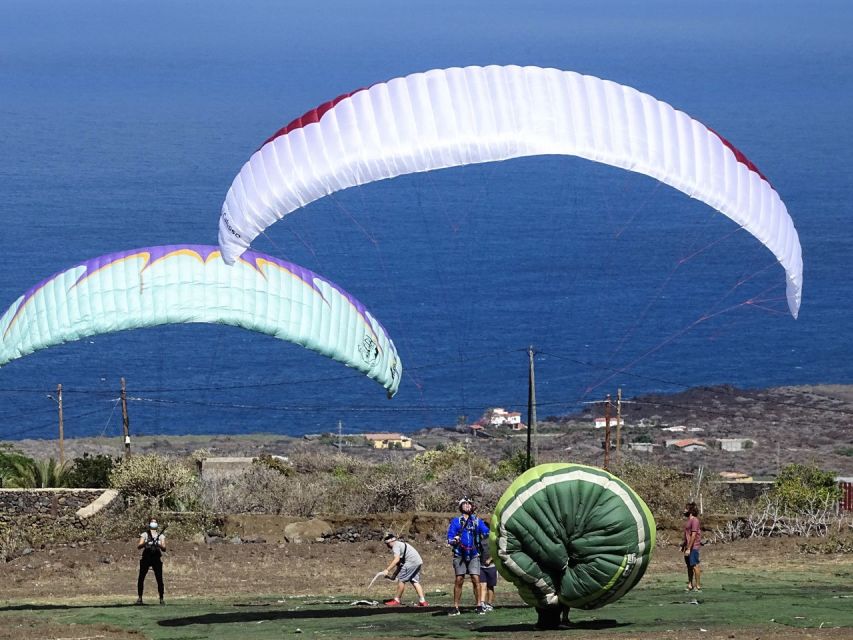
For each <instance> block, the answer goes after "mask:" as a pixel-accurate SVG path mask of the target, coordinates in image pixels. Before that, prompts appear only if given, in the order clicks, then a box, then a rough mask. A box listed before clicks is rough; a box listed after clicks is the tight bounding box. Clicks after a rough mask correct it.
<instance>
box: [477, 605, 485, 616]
mask: <svg viewBox="0 0 853 640" xmlns="http://www.w3.org/2000/svg"><path fill="white" fill-rule="evenodd" d="M477 613H478V614H479V615H481V616H484V615H486V610H485V609H484V608H483V607H477Z"/></svg>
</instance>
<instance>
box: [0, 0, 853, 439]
mask: <svg viewBox="0 0 853 640" xmlns="http://www.w3.org/2000/svg"><path fill="white" fill-rule="evenodd" d="M684 4H685V3H677V2H656V1H647V2H628V1H627V0H624V1H619V2H603V3H597V4H596V7H595V8H591V7H590V6H587V3H574V2H531V3H517V2H490V3H450V2H433V3H428V4H424V6H422V7H419V6H413V5H410V3H378V2H365V3H358V4H357V5H353V4H352V3H344V2H327V3H323V2H320V3H314V4H311V5H310V6H308V5H305V6H301V5H300V6H298V7H297V6H290V7H288V6H286V5H285V3H278V2H258V3H251V4H250V3H226V2H221V1H213V2H200V1H195V2H193V1H189V2H182V3H167V2H162V1H161V2H148V3H144V5H138V6H136V5H134V4H132V3H116V2H106V1H101V0H98V1H86V0H84V1H82V2H79V3H72V4H69V3H55V2H46V1H43V0H27V1H22V0H5V1H4V2H3V3H1V4H0V196H2V207H0V229H2V233H0V306H2V307H4V308H5V306H6V305H8V304H11V303H12V302H13V301H14V300H15V299H16V298H17V297H18V296H19V295H20V294H21V293H22V292H23V291H24V290H26V289H27V288H28V287H29V286H31V285H32V284H34V283H35V282H37V281H38V280H40V279H42V278H44V277H46V276H48V275H50V274H52V273H55V272H57V271H59V270H62V269H64V268H66V267H68V266H70V265H72V264H74V263H76V262H79V261H83V260H85V259H87V258H90V257H93V256H96V255H101V254H104V253H109V252H112V251H120V250H125V249H130V248H136V247H142V246H148V245H155V244H169V243H182V242H191V243H209V244H215V242H216V230H217V223H218V213H219V208H220V205H221V202H222V199H223V198H224V195H225V193H226V191H227V189H228V187H229V185H230V183H231V180H232V179H233V177H234V175H235V174H236V173H237V171H238V170H239V168H240V166H241V165H242V164H243V162H245V160H246V159H248V157H249V155H250V154H251V152H252V151H253V150H254V149H256V148H257V147H258V146H259V145H260V143H261V142H262V141H263V140H265V139H266V138H267V137H268V136H269V135H270V134H271V133H273V132H274V131H275V130H277V129H278V128H279V127H280V126H282V125H283V124H285V123H287V122H289V121H290V120H291V119H293V118H294V117H296V116H298V115H301V114H302V113H303V112H305V111H306V110H308V109H309V108H312V107H314V106H316V105H317V104H320V103H321V102H324V101H326V100H328V99H331V98H333V97H334V96H336V95H339V94H341V93H345V92H347V91H351V90H353V89H355V88H358V87H362V86H366V85H369V84H371V83H373V82H377V81H381V80H385V79H388V78H392V77H395V76H399V75H405V74H407V73H411V72H414V71H421V70H426V69H430V68H435V67H447V66H457V65H467V64H491V63H497V64H534V65H539V66H554V67H558V68H562V69H571V70H575V71H579V72H582V73H588V74H592V75H597V76H599V77H603V78H608V79H611V80H615V81H617V82H622V83H625V84H629V85H632V86H634V87H636V88H638V89H640V90H642V91H645V92H648V93H650V94H652V95H654V96H656V97H658V98H660V99H662V100H665V101H667V102H669V103H670V104H673V105H674V106H676V107H677V108H679V109H682V110H684V111H686V112H687V113H689V114H690V115H692V116H694V117H696V118H697V119H699V120H701V121H703V122H705V123H706V124H708V125H709V126H711V127H712V128H713V129H715V130H716V131H718V132H720V133H721V134H722V135H724V136H725V137H726V138H727V139H729V140H731V141H732V142H733V143H734V144H735V145H736V146H737V147H739V148H740V149H741V150H742V151H744V153H746V155H747V156H748V157H749V158H750V159H751V160H752V161H753V162H755V163H756V164H757V165H758V167H759V168H760V169H761V171H762V172H763V173H764V174H765V175H767V176H768V177H769V179H770V180H771V182H772V183H773V184H774V186H775V187H776V188H777V190H778V191H779V193H780V194H781V196H782V198H783V200H784V201H785V202H786V204H787V206H788V209H789V211H790V213H791V215H792V217H793V219H794V221H795V224H796V226H797V229H798V231H799V233H800V240H801V243H802V246H803V255H804V261H805V286H804V297H803V305H802V310H801V314H800V318H799V319H798V320H796V321H795V320H793V319H792V318H791V317H790V316H789V315H788V314H787V311H786V305H785V302H784V274H783V271H782V269H781V267H779V266H778V265H777V264H775V261H774V259H773V257H772V255H771V254H770V253H769V252H768V251H767V250H766V249H764V248H763V247H762V246H761V245H760V243H759V242H758V241H757V240H755V239H754V238H752V237H751V236H749V235H748V234H746V233H744V232H742V231H739V230H738V229H737V228H736V227H735V225H734V224H733V223H732V222H731V221H729V220H728V219H727V218H724V217H723V216H721V215H719V214H716V213H715V212H714V211H712V210H711V209H709V208H708V207H707V206H705V205H702V204H700V203H697V202H695V201H692V200H690V199H689V198H688V197H686V196H685V195H683V194H681V193H678V192H675V191H674V190H672V189H670V188H668V187H666V186H663V185H661V184H659V183H657V182H655V181H653V180H650V179H648V178H645V177H642V176H638V175H634V174H629V173H627V172H624V171H620V170H616V169H612V168H609V167H605V166H601V165H596V164H593V163H590V162H586V161H581V160H578V159H574V158H562V157H559V158H558V157H538V158H527V159H522V160H515V161H509V162H503V163H496V164H489V165H480V166H472V167H465V168H459V169H452V170H445V171H439V172H433V173H430V174H421V175H415V176H405V177H400V178H397V179H395V180H392V181H385V182H381V183H376V184H371V185H367V186H364V187H360V188H356V189H351V190H348V191H344V192H340V193H338V194H335V195H333V196H331V197H328V198H325V199H322V200H320V201H318V202H316V203H313V204H311V205H309V206H308V207H306V208H305V210H303V211H300V212H297V213H295V214H293V215H291V216H288V217H287V218H285V219H284V220H282V221H281V222H279V223H277V224H276V225H274V226H273V227H271V228H270V229H269V230H268V233H267V234H266V235H265V236H263V237H261V238H259V239H258V241H257V242H256V243H255V244H254V246H255V248H256V249H258V250H260V251H265V252H268V253H272V254H274V255H277V256H279V257H282V258H285V259H287V260H290V261H292V262H295V263H297V264H301V265H303V266H305V267H308V268H310V269H312V270H314V271H317V272H318V273H321V274H323V275H324V276H326V277H328V278H330V279H332V280H333V281H335V282H337V283H339V284H340V285H341V286H343V287H344V288H345V289H347V290H348V291H350V292H352V293H353V294H354V295H355V296H356V297H358V298H359V299H360V300H362V301H363V302H364V303H365V304H366V305H367V306H368V307H369V308H370V309H371V310H372V311H373V312H374V314H375V315H376V316H377V317H378V318H379V319H380V320H381V322H382V323H383V324H384V325H385V326H386V328H387V329H388V330H389V332H390V333H391V335H392V337H393V338H394V340H395V342H396V344H397V347H398V350H399V352H400V354H401V357H402V359H403V366H404V374H403V376H404V377H403V383H402V385H401V387H400V391H399V393H398V395H397V397H396V398H394V399H393V400H391V401H389V400H387V399H385V397H384V393H383V390H382V389H381V388H380V387H379V386H377V385H376V384H375V383H374V382H372V381H370V380H368V379H366V378H364V377H363V376H360V375H359V374H357V373H355V372H353V371H352V370H350V369H347V368H345V367H343V366H342V365H340V364H339V363H335V362H331V361H327V360H326V359H325V358H322V357H320V356H318V355H317V354H314V353H312V352H309V351H306V350H304V349H301V348H299V347H296V346H293V345H290V344H287V343H284V342H281V341H277V340H274V339H272V338H269V337H267V336H261V335H255V334H251V333H247V332H245V331H241V330H239V329H235V328H231V327H220V326H208V325H184V326H169V327H161V328H156V329H145V330H140V331H133V332H123V333H119V334H113V335H105V336H97V337H94V338H91V339H87V340H83V341H80V342H76V343H71V344H67V345H63V346H58V347H54V348H51V349H47V350H44V351H41V352H38V353H36V354H33V355H31V356H28V357H26V358H22V359H20V360H17V361H15V362H12V363H10V364H8V365H6V366H5V367H3V368H2V369H0V438H2V439H17V438H25V437H54V436H55V434H56V405H55V403H54V401H53V400H52V399H51V398H50V397H48V396H49V395H50V394H54V390H55V388H56V385H57V384H58V383H61V384H62V385H63V389H64V392H65V393H64V411H65V433H66V435H67V436H90V435H100V434H104V435H110V436H112V435H116V434H118V433H119V432H120V410H119V408H118V406H117V402H116V398H117V397H118V390H119V380H120V378H121V377H125V378H126V379H127V382H128V389H129V397H130V401H129V412H130V420H131V431H132V432H133V433H136V434H148V435H150V434H172V433H246V432H254V431H266V432H275V433H282V434H300V433H307V432H316V431H327V430H335V429H336V428H337V423H338V421H339V420H340V421H342V422H343V424H344V430H345V432H359V431H375V430H380V429H381V430H385V429H394V430H402V431H412V430H415V429H419V428H422V427H427V426H435V425H451V424H454V423H456V421H457V419H458V418H459V416H463V415H464V416H467V417H468V419H469V420H471V419H474V418H476V417H478V416H479V415H480V414H481V413H482V411H483V410H484V409H485V408H486V407H490V406H504V407H507V408H512V409H516V410H520V411H525V410H526V409H525V408H526V402H527V363H528V356H527V352H526V350H527V347H528V346H530V345H532V346H533V348H534V350H535V352H536V380H537V401H538V415H539V416H540V417H543V416H549V415H559V414H564V413H567V412H570V411H574V410H576V409H577V408H578V407H579V406H581V404H580V403H582V402H585V401H590V400H598V399H601V398H602V397H603V396H604V394H606V393H615V391H616V389H617V388H621V389H622V390H623V394H624V395H626V396H632V395H637V394H642V393H647V392H652V391H678V390H681V389H684V388H687V387H690V386H696V385H712V384H723V383H728V384H734V385H737V386H745V387H765V386H774V385H788V384H813V383H851V382H853V364H851V362H853V359H851V358H850V355H851V353H853V332H851V325H853V323H851V320H853V301H851V296H850V289H851V286H850V276H849V273H848V272H849V266H848V265H849V263H850V258H851V250H850V247H851V241H853V231H851V228H853V227H851V224H850V203H851V201H853V197H851V196H853V181H851V173H853V152H851V149H853V144H851V143H853V136H851V128H850V125H849V118H850V114H851V113H853V75H852V74H851V73H850V69H853V42H851V40H850V37H849V33H848V31H849V25H850V24H853V6H851V5H850V4H849V3H847V2H841V1H839V2H824V3H820V4H819V5H813V3H808V4H807V3H792V2H779V1H774V2H770V1H766V2H755V3H748V6H744V3H739V2H719V3H714V4H713V6H704V7H702V8H701V9H699V8H690V7H685V6H683V5H684ZM244 5H249V6H244Z"/></svg>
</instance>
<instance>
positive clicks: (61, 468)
mask: <svg viewBox="0 0 853 640" xmlns="http://www.w3.org/2000/svg"><path fill="white" fill-rule="evenodd" d="M68 472H69V466H68V464H67V463H63V464H57V462H56V460H54V459H53V458H50V459H49V460H21V461H15V462H13V463H12V468H11V469H10V472H9V474H8V475H7V476H6V477H5V478H4V479H3V484H4V486H6V487H10V488H18V489H45V488H48V487H67V486H68V480H69V478H68Z"/></svg>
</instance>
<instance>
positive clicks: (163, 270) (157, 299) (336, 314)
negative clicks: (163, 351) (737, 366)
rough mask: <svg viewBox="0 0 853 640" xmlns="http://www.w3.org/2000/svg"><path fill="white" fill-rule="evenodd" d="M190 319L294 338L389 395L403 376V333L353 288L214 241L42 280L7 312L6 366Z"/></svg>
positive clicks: (0, 346)
mask: <svg viewBox="0 0 853 640" xmlns="http://www.w3.org/2000/svg"><path fill="white" fill-rule="evenodd" d="M189 322H204V323H219V324H227V325H233V326H236V327H242V328H244V329H248V330H250V331H257V332H260V333H264V334H267V335H270V336H274V337H276V338H279V339H281V340H286V341H289V342H294V343H296V344H299V345H302V346H304V347H306V348H307V349H311V350H312V351H316V352H317V353H320V354H322V355H324V356H327V357H329V358H332V359H334V360H337V361H339V362H343V363H344V364H346V365H347V366H350V367H353V368H355V369H357V370H358V371H361V372H362V373H364V374H365V375H367V376H368V377H370V378H372V379H374V380H376V381H377V382H379V383H380V384H381V385H382V386H383V387H385V389H386V390H387V392H388V395H389V397H390V396H393V395H394V394H395V393H396V391H397V388H398V387H399V384H400V374H401V364H400V360H399V357H398V355H397V350H396V348H395V347H394V343H393V341H392V340H391V338H390V337H389V336H388V333H387V332H386V331H385V329H384V328H383V326H382V325H381V324H380V323H379V322H378V321H377V320H376V319H375V318H374V317H373V316H372V315H371V314H370V312H369V311H368V310H367V309H366V308H365V307H364V305H362V304H361V303H360V302H359V301H358V300H356V299H355V298H354V297H353V296H351V295H350V294H348V293H347V292H346V291H344V290H343V289H341V288H340V287H339V286H337V285H336V284H334V283H333V282H330V281H329V280H326V279H325V278H323V277H321V276H319V275H317V274H316V273H313V272H311V271H309V270H308V269H304V268H302V267H300V266H298V265H295V264H291V263H289V262H285V261H283V260H279V259H278V258H274V257H272V256H269V255H265V254H262V253H256V252H251V251H250V252H246V253H245V254H244V255H243V256H242V257H241V258H240V260H239V261H238V262H237V264H236V265H235V267H228V266H227V265H226V264H225V263H224V262H223V261H222V259H221V257H220V253H219V250H218V248H217V247H213V246H206V245H169V246H160V247H145V248H141V249H135V250H132V251H124V252H120V253H112V254H109V255H105V256H101V257H98V258H94V259H92V260H88V261H86V262H83V263H81V264H78V265H75V266H73V267H71V268H70V269H67V270H66V271H63V272H61V273H58V274H55V275H53V276H51V277H50V278H47V279H46V280H44V281H42V282H40V283H39V284H37V285H36V286H34V287H32V288H31V289H29V290H28V291H26V292H25V293H24V295H22V296H21V297H20V298H18V300H16V301H15V302H14V303H13V304H12V305H11V306H10V307H9V309H7V310H6V312H5V313H4V314H3V315H2V316H0V365H4V364H6V363H8V362H10V361H11V360H14V359H16V358H20V357H22V356H25V355H27V354H30V353H33V352H34V351H38V350H39V349H44V348H46V347H50V346H53V345H57V344H61V343H64V342H69V341H72V340H79V339H80V338H83V337H86V336H92V335H97V334H102V333H110V332H113V331H122V330H125V329H137V328H141V327H152V326H156V325H162V324H171V323H189Z"/></svg>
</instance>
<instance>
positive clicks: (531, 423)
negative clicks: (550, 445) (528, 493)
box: [527, 345, 538, 469]
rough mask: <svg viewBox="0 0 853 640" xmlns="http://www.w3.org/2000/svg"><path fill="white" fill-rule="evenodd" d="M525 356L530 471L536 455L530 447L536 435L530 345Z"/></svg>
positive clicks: (534, 388) (534, 392) (534, 396)
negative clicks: (526, 359)
mask: <svg viewBox="0 0 853 640" xmlns="http://www.w3.org/2000/svg"><path fill="white" fill-rule="evenodd" d="M527 356H528V362H529V365H528V378H527V380H528V382H527V468H528V469H530V468H532V467H533V463H534V462H535V460H536V455H535V454H531V449H532V447H531V445H532V444H533V438H534V437H535V435H536V377H535V375H534V372H533V346H532V345H531V346H530V347H528V348H527ZM536 453H538V451H537V452H536Z"/></svg>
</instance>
